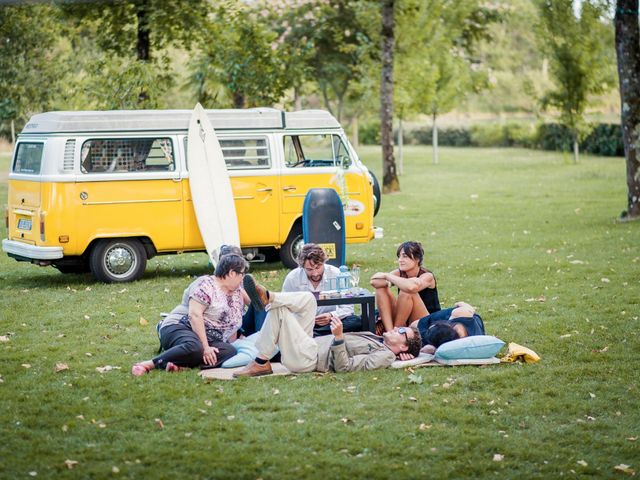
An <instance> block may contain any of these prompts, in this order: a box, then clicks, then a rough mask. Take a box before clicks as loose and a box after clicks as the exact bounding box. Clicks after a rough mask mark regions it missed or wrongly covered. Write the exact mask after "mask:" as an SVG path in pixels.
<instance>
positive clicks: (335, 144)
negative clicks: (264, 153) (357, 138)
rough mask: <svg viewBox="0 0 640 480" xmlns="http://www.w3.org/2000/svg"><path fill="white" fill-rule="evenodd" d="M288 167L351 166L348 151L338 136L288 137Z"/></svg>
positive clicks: (286, 154) (286, 155) (285, 149)
mask: <svg viewBox="0 0 640 480" xmlns="http://www.w3.org/2000/svg"><path fill="white" fill-rule="evenodd" d="M284 154H285V160H286V164H287V167H333V166H337V165H340V166H342V167H343V168H347V167H348V166H349V165H351V159H350V157H349V153H348V150H347V148H346V146H345V145H344V143H343V142H342V140H341V139H340V137H339V136H338V135H330V134H314V135H286V136H285V137H284Z"/></svg>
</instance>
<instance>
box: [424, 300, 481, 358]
mask: <svg viewBox="0 0 640 480" xmlns="http://www.w3.org/2000/svg"><path fill="white" fill-rule="evenodd" d="M411 327H413V328H417V329H418V331H419V332H420V337H422V343H423V345H424V347H423V348H422V351H423V352H425V353H434V352H435V349H436V348H438V347H439V346H440V345H442V344H443V343H445V342H450V341H452V340H456V339H458V338H463V337H472V336H474V335H484V323H483V321H482V317H480V315H478V314H477V313H476V309H475V308H473V307H472V306H471V305H469V304H468V303H465V302H458V303H456V304H455V306H454V307H452V308H445V309H443V310H440V311H438V312H435V313H432V314H431V315H427V316H426V317H422V318H421V319H420V320H416V321H415V322H413V323H412V324H411Z"/></svg>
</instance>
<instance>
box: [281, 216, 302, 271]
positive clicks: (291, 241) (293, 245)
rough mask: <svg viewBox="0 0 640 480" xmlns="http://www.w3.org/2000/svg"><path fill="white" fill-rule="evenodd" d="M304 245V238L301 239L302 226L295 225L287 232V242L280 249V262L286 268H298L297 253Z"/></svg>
mask: <svg viewBox="0 0 640 480" xmlns="http://www.w3.org/2000/svg"><path fill="white" fill-rule="evenodd" d="M302 245H304V238H303V237H302V225H301V224H300V223H296V224H294V225H293V228H292V229H291V231H290V232H289V236H288V237H287V241H286V242H284V245H282V247H281V248H280V261H281V262H282V263H283V264H284V266H285V267H287V268H297V267H298V253H300V249H301V248H302Z"/></svg>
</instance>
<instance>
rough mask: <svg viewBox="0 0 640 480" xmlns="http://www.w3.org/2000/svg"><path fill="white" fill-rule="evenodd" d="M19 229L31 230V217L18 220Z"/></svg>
mask: <svg viewBox="0 0 640 480" xmlns="http://www.w3.org/2000/svg"><path fill="white" fill-rule="evenodd" d="M18 229H19V230H31V219H30V218H21V219H20V220H18Z"/></svg>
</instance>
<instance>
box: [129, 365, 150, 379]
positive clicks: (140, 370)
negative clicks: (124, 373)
mask: <svg viewBox="0 0 640 480" xmlns="http://www.w3.org/2000/svg"><path fill="white" fill-rule="evenodd" d="M150 371H151V367H147V366H146V365H144V364H142V363H136V364H135V365H134V366H133V367H131V375H133V376H134V377H141V376H143V375H146V374H147V373H149V372H150Z"/></svg>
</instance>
